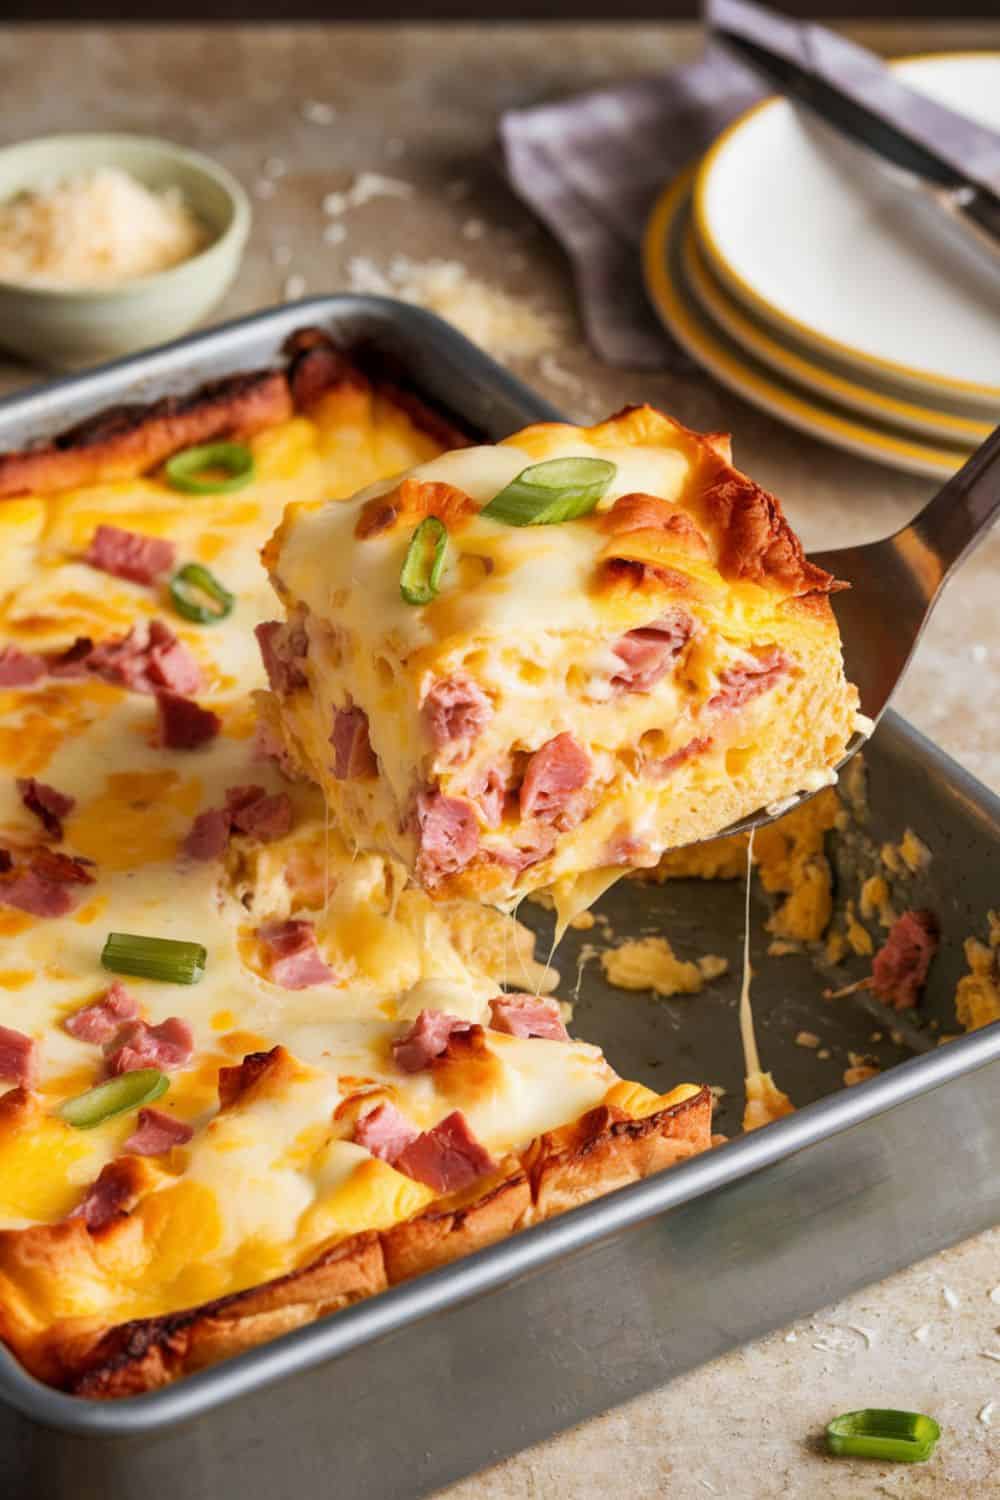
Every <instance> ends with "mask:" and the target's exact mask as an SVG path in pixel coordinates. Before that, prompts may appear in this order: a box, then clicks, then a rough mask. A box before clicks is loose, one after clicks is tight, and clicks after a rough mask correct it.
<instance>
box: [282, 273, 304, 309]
mask: <svg viewBox="0 0 1000 1500" xmlns="http://www.w3.org/2000/svg"><path fill="white" fill-rule="evenodd" d="M305 294H306V278H305V277H304V276H300V275H299V273H298V272H297V271H293V272H292V274H291V276H287V277H286V278H285V286H284V293H283V295H284V299H285V301H286V302H297V301H298V299H299V298H300V297H304V296H305Z"/></svg>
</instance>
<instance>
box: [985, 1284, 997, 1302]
mask: <svg viewBox="0 0 1000 1500" xmlns="http://www.w3.org/2000/svg"><path fill="white" fill-rule="evenodd" d="M987 1295H988V1296H989V1299H990V1301H991V1302H995V1303H996V1304H997V1305H998V1306H1000V1286H995V1287H994V1288H993V1290H992V1291H991V1292H989V1293H988V1294H987Z"/></svg>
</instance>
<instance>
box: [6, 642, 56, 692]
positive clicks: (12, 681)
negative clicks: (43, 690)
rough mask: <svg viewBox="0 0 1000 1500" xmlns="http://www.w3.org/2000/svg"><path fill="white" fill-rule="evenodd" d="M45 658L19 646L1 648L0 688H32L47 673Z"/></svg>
mask: <svg viewBox="0 0 1000 1500" xmlns="http://www.w3.org/2000/svg"><path fill="white" fill-rule="evenodd" d="M47 670H48V669H47V666H46V663H45V658H44V657H42V656H38V655H37V654H36V653H35V652H34V651H21V650H19V649H18V647H17V646H0V688H7V687H31V685H32V683H35V682H39V681H40V680H41V678H43V677H44V676H45V673H46V671H47Z"/></svg>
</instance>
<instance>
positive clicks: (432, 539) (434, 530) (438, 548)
mask: <svg viewBox="0 0 1000 1500" xmlns="http://www.w3.org/2000/svg"><path fill="white" fill-rule="evenodd" d="M447 551H448V529H447V527H446V526H445V524H444V522H443V521H439V520H438V518H437V516H425V517H424V519H423V520H422V521H421V523H420V525H419V526H418V527H417V529H416V531H415V532H414V533H413V535H412V536H411V537H410V544H409V546H408V547H407V549H406V556H405V557H404V558H403V567H402V570H401V572H400V575H399V592H400V593H401V594H402V596H403V598H404V599H405V600H406V602H407V604H430V602H431V600H432V599H435V598H436V597H437V591H438V584H439V583H440V582H441V570H442V569H443V567H444V559H445V554H446V552H447Z"/></svg>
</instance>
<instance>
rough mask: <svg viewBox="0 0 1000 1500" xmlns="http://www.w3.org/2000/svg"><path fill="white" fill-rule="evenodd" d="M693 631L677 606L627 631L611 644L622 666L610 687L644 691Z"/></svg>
mask: <svg viewBox="0 0 1000 1500" xmlns="http://www.w3.org/2000/svg"><path fill="white" fill-rule="evenodd" d="M693 634H694V621H693V620H692V618H691V616H690V615H688V614H685V613H684V611H683V610H679V609H669V610H667V612H666V614H664V615H661V616H660V618H659V619H658V620H654V621H653V623H652V624H651V625H642V626H640V627H639V628H638V629H637V630H630V631H628V632H627V633H626V634H625V635H623V636H622V638H621V639H620V640H619V641H616V642H615V644H614V646H613V647H612V650H613V651H614V653H615V655H616V656H618V657H620V658H621V662H622V665H621V667H620V668H619V670H618V671H617V672H616V673H615V674H614V676H613V677H612V679H611V686H612V687H613V688H615V689H617V691H618V692H619V693H648V692H649V691H650V689H651V688H653V687H655V685H656V684H657V683H658V682H659V681H660V679H661V678H662V677H665V676H666V674H667V673H668V672H669V671H670V668H671V667H672V666H673V664H674V662H675V661H676V660H677V658H678V657H679V656H680V654H681V652H682V651H683V650H684V647H685V646H686V645H687V643H688V641H689V640H690V639H691V637H692V635H693Z"/></svg>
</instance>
